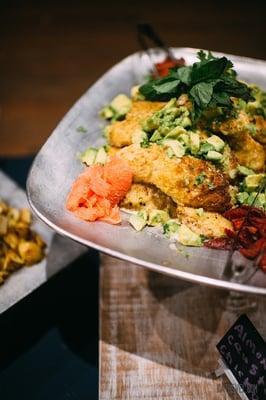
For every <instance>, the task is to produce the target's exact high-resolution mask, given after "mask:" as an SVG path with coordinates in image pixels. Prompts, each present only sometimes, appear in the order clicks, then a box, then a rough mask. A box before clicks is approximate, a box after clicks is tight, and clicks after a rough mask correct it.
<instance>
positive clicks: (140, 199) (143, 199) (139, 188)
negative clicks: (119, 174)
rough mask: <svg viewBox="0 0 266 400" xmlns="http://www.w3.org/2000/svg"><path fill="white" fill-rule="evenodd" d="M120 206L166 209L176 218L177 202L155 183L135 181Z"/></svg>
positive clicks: (135, 208) (133, 208) (136, 208)
mask: <svg viewBox="0 0 266 400" xmlns="http://www.w3.org/2000/svg"><path fill="white" fill-rule="evenodd" d="M120 207H124V208H127V209H129V210H136V211H139V210H142V209H146V210H154V209H156V210H164V211H167V212H168V213H169V215H170V216H171V218H175V215H176V204H175V203H174V202H173V200H172V199H171V198H170V197H168V196H166V194H164V193H162V192H161V190H159V189H157V188H156V187H155V186H153V185H148V184H142V183H133V185H132V186H131V188H130V190H129V192H127V194H126V196H125V197H124V199H123V200H122V202H121V203H120Z"/></svg>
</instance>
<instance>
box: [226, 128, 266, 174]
mask: <svg viewBox="0 0 266 400" xmlns="http://www.w3.org/2000/svg"><path fill="white" fill-rule="evenodd" d="M228 142H229V144H230V146H231V148H232V150H233V151H234V153H235V155H236V158H237V159H238V162H239V164H241V165H244V166H245V167H248V168H251V169H253V171H255V172H263V171H264V170H265V162H266V156H265V151H264V148H263V146H262V145H261V144H260V143H258V142H256V141H255V140H254V139H253V138H252V137H251V136H250V135H249V134H248V133H245V132H243V133H240V134H238V135H237V136H234V135H232V136H230V137H228Z"/></svg>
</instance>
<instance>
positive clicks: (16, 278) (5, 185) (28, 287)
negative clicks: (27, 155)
mask: <svg viewBox="0 0 266 400" xmlns="http://www.w3.org/2000/svg"><path fill="white" fill-rule="evenodd" d="M0 198H2V199H3V200H6V201H8V203H9V204H10V205H12V206H14V207H19V208H22V207H29V205H28V202H27V198H26V194H25V192H24V191H23V190H22V189H20V188H19V187H18V186H17V185H16V183H15V182H13V181H12V180H11V179H10V178H9V177H8V176H7V175H5V174H4V173H3V172H1V170H0ZM33 227H34V229H35V230H36V232H38V233H39V234H40V235H41V236H42V237H43V239H44V240H45V242H46V244H47V252H46V253H47V257H46V258H44V259H43V260H42V261H41V262H40V263H38V264H35V265H33V266H32V267H30V268H28V267H24V268H21V269H19V270H18V271H16V272H14V273H13V274H12V275H10V277H9V278H8V279H7V280H6V282H5V283H4V284H3V285H1V286H0V314H1V313H2V312H4V311H6V310H7V309H8V308H9V307H11V306H13V305H14V304H15V303H17V302H18V301H19V300H21V299H22V298H23V297H25V296H27V295H28V294H29V293H31V292H32V291H33V290H35V289H36V288H37V287H38V286H40V285H42V284H43V283H44V282H46V281H47V280H48V279H49V278H50V277H51V276H53V275H54V274H55V273H57V272H58V271H60V270H61V269H62V268H63V267H65V266H66V265H67V264H69V263H70V262H72V261H73V260H74V259H76V258H77V257H78V256H80V255H81V254H82V253H84V252H85V251H86V250H87V249H86V247H84V246H81V245H80V244H78V243H74V242H73V241H72V240H69V239H67V238H64V237H62V236H59V235H57V234H55V232H54V231H53V230H51V229H50V228H48V227H47V226H46V225H45V224H43V223H42V222H41V221H40V220H39V219H37V218H34V220H33Z"/></svg>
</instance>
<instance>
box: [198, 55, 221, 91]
mask: <svg viewBox="0 0 266 400" xmlns="http://www.w3.org/2000/svg"><path fill="white" fill-rule="evenodd" d="M227 61H228V60H227V58H226V57H222V58H215V59H211V60H210V61H207V62H204V63H195V64H193V67H192V72H191V83H192V84H195V83H198V82H201V81H206V80H208V79H217V78H219V77H220V76H221V75H222V74H223V73H224V72H225V71H226V68H227Z"/></svg>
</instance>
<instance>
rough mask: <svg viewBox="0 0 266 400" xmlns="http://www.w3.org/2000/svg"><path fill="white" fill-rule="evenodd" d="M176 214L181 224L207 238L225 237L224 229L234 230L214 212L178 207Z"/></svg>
mask: <svg viewBox="0 0 266 400" xmlns="http://www.w3.org/2000/svg"><path fill="white" fill-rule="evenodd" d="M176 213H177V218H178V219H179V221H180V222H181V223H182V224H186V225H187V226H188V227H189V228H190V229H191V230H192V231H193V232H195V233H197V234H199V235H204V236H206V237H208V238H214V237H222V236H225V234H226V232H225V230H226V229H229V230H234V229H233V226H232V224H231V222H230V221H228V219H226V218H224V217H223V216H222V215H221V214H218V213H216V212H207V211H203V210H202V209H195V208H191V207H182V206H178V207H177V210H176Z"/></svg>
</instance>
